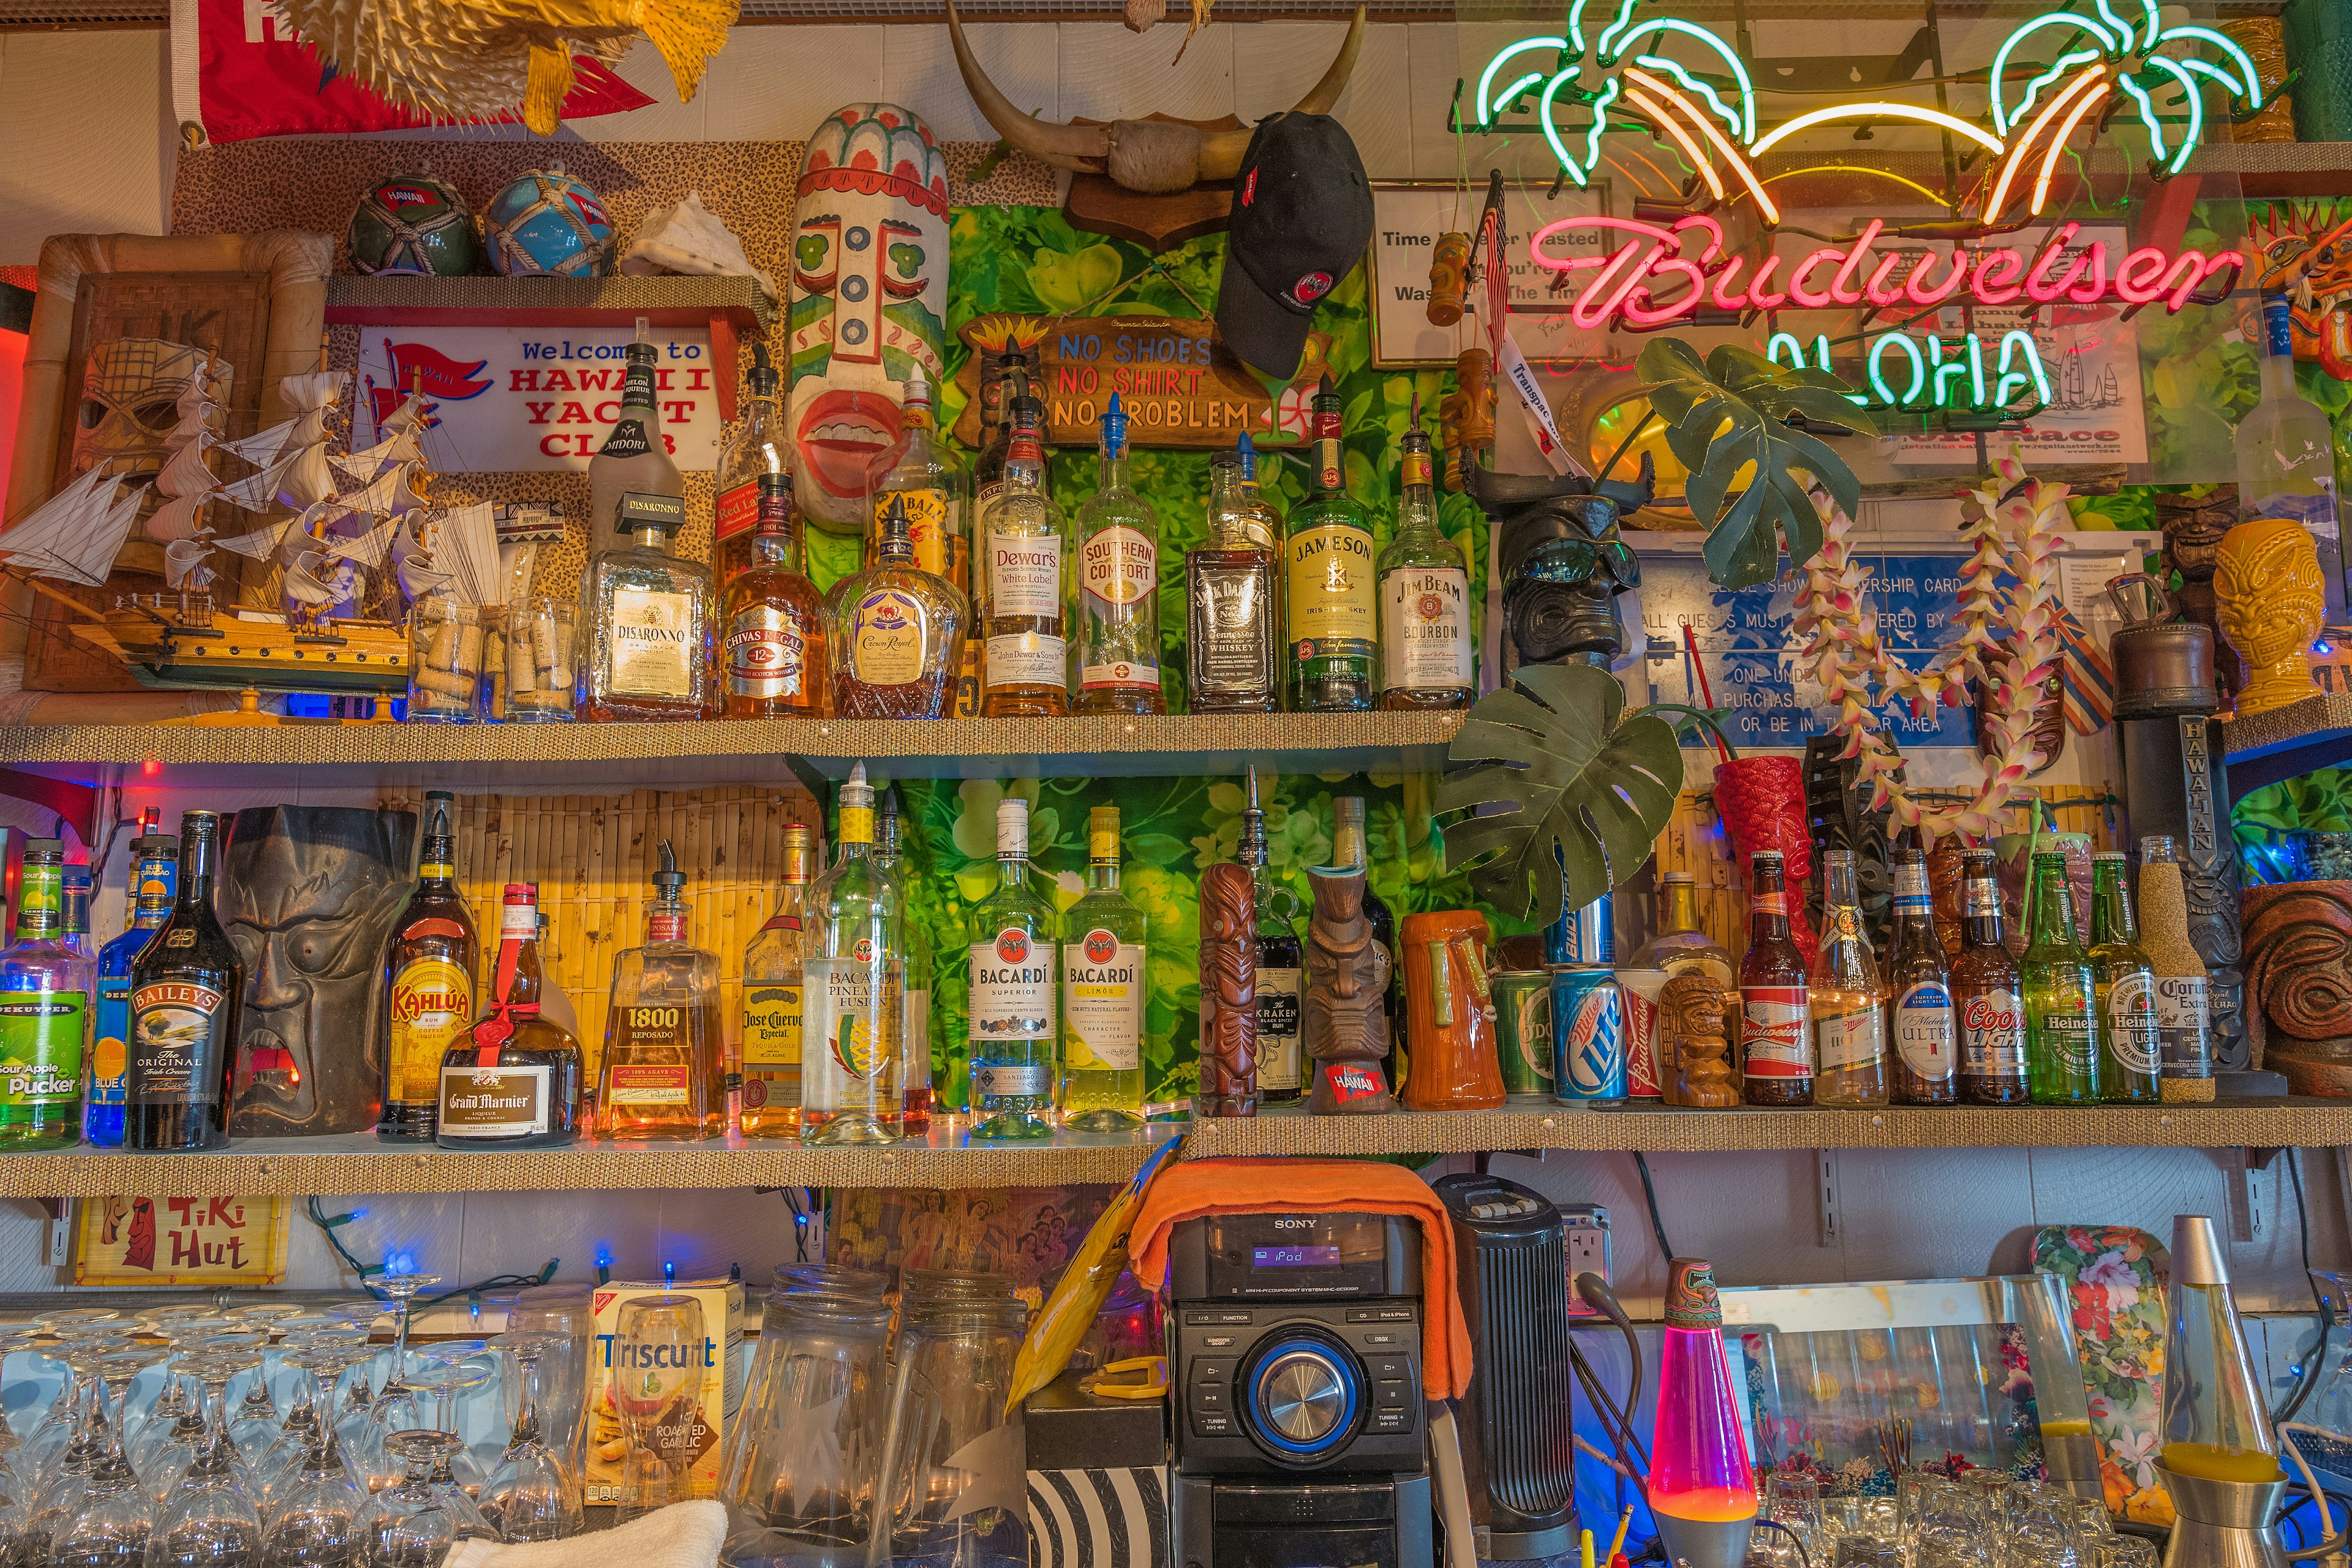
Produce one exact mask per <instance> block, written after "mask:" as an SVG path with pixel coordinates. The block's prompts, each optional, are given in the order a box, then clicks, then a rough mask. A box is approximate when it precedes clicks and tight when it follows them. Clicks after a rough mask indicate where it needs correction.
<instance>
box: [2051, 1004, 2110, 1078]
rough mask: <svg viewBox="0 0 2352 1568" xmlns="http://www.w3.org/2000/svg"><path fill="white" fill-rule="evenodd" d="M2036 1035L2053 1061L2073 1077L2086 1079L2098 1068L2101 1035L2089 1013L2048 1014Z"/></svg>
mask: <svg viewBox="0 0 2352 1568" xmlns="http://www.w3.org/2000/svg"><path fill="white" fill-rule="evenodd" d="M2036 1032H2037V1033H2038V1034H2039V1035H2040V1036H2041V1041H2042V1048H2043V1049H2044V1050H2046V1051H2047V1052H2048V1053H2049V1055H2050V1059H2051V1060H2052V1061H2053V1063H2055V1064H2056V1065H2057V1066H2058V1067H2059V1068H2063V1070H2064V1071H2066V1072H2068V1073H2070V1074H2075V1075H2080V1076H2085V1077H2087V1076H2088V1075H2089V1074H2091V1073H2092V1072H2094V1071H2095V1070H2096V1068H2097V1065H2098V1064H2097V1050H2096V1046H2097V1041H2098V1031H2096V1030H2095V1029H2094V1028H2092V1027H2091V1015H2090V1014H2088V1013H2045V1014H2043V1015H2042V1017H2041V1019H2040V1020H2039V1023H2038V1026H2037V1029H2036Z"/></svg>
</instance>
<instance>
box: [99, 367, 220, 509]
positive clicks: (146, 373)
mask: <svg viewBox="0 0 2352 1568" xmlns="http://www.w3.org/2000/svg"><path fill="white" fill-rule="evenodd" d="M204 357H205V356H204V354H203V353H202V352H201V351H199V350H196V349H194V348H191V347H189V346H188V345H187V344H185V343H171V342H163V340H161V339H159V338H119V339H117V340H116V341H114V342H110V343H100V344H99V345H98V346H97V347H96V348H94V349H92V350H90V352H89V365H88V366H87V367H86V368H85V369H84V370H83V372H82V378H81V408H80V411H79V415H78V416H77V423H76V428H75V430H74V445H73V465H72V466H73V471H74V473H75V474H81V473H84V472H86V471H87V470H89V468H92V467H94V466H96V465H99V464H103V465H105V468H106V471H107V472H108V473H110V474H112V475H113V476H114V477H115V478H116V479H121V480H122V481H123V482H124V483H125V484H145V483H146V482H148V481H149V480H151V479H154V477H155V476H156V475H157V474H159V473H161V472H162V471H163V464H164V462H165V460H166V459H167V458H169V457H170V456H171V454H170V453H169V452H168V451H166V450H165V449H164V445H163V438H164V437H166V436H169V435H170V434H171V433H172V426H173V425H174V424H175V423H177V422H178V419H179V416H180V394H181V392H182V391H183V390H184V389H185V388H186V386H187V384H188V378H189V377H191V376H193V375H194V374H196V372H197V370H198V369H199V368H201V367H202V366H203V364H204ZM215 375H220V376H222V385H221V390H220V393H219V395H222V396H226V377H225V375H223V374H222V370H221V367H219V366H217V365H216V366H215Z"/></svg>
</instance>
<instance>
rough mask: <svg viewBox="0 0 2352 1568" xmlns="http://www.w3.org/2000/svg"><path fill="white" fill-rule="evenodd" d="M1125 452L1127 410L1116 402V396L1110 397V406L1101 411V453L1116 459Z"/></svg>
mask: <svg viewBox="0 0 2352 1568" xmlns="http://www.w3.org/2000/svg"><path fill="white" fill-rule="evenodd" d="M1126 451H1127V410H1126V409H1125V408H1124V407H1122V406H1121V405H1120V404H1119V401H1118V393H1116V392H1114V393H1112V394H1111V395H1110V406H1109V407H1108V408H1106V409H1104V410H1103V416H1102V453H1103V456H1104V457H1106V458H1117V457H1119V456H1122V455H1123V454H1124V453H1125V452H1126Z"/></svg>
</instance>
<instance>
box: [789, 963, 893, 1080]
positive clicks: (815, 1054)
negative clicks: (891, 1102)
mask: <svg viewBox="0 0 2352 1568" xmlns="http://www.w3.org/2000/svg"><path fill="white" fill-rule="evenodd" d="M801 1010H802V1011H801V1042H802V1046H801V1096H802V1104H803V1106H804V1107H805V1108H806V1109H807V1110H815V1111H837V1110H869V1109H877V1108H878V1100H877V1090H878V1089H882V1088H883V1087H885V1086H884V1085H882V1084H879V1083H877V1082H876V1081H875V1074H874V1057H875V1047H876V1045H877V1041H876V1038H875V1029H874V966H873V964H872V963H869V962H866V961H864V960H860V959H856V958H812V959H810V960H809V961H808V963H807V964H806V966H805V967H804V969H803V973H802V977H801ZM811 1046H814V1047H815V1049H814V1050H812V1049H810V1048H809V1047H811Z"/></svg>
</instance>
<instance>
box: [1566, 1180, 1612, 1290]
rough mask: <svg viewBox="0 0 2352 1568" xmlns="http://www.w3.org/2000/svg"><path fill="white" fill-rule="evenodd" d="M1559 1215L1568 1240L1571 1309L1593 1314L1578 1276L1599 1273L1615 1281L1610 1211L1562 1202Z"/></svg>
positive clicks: (1595, 1205)
mask: <svg viewBox="0 0 2352 1568" xmlns="http://www.w3.org/2000/svg"><path fill="white" fill-rule="evenodd" d="M1559 1217H1560V1223H1561V1225H1562V1226H1564V1227H1565V1229H1566V1235H1567V1240H1568V1309H1569V1310H1570V1312H1572V1313H1575V1314H1577V1315H1578V1316H1580V1317H1589V1316H1591V1313H1592V1309H1591V1308H1590V1307H1588V1306H1586V1305H1585V1304H1584V1299H1583V1298H1582V1297H1580V1296H1579V1295H1578V1294H1577V1293H1576V1277H1577V1276H1578V1275H1580V1274H1598V1275H1600V1276H1601V1279H1602V1280H1603V1281H1605V1282H1607V1283H1610V1284H1614V1283H1615V1281H1614V1280H1612V1279H1610V1278H1609V1211H1608V1210H1607V1209H1605V1208H1602V1207H1601V1205H1599V1204H1561V1205H1559Z"/></svg>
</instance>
